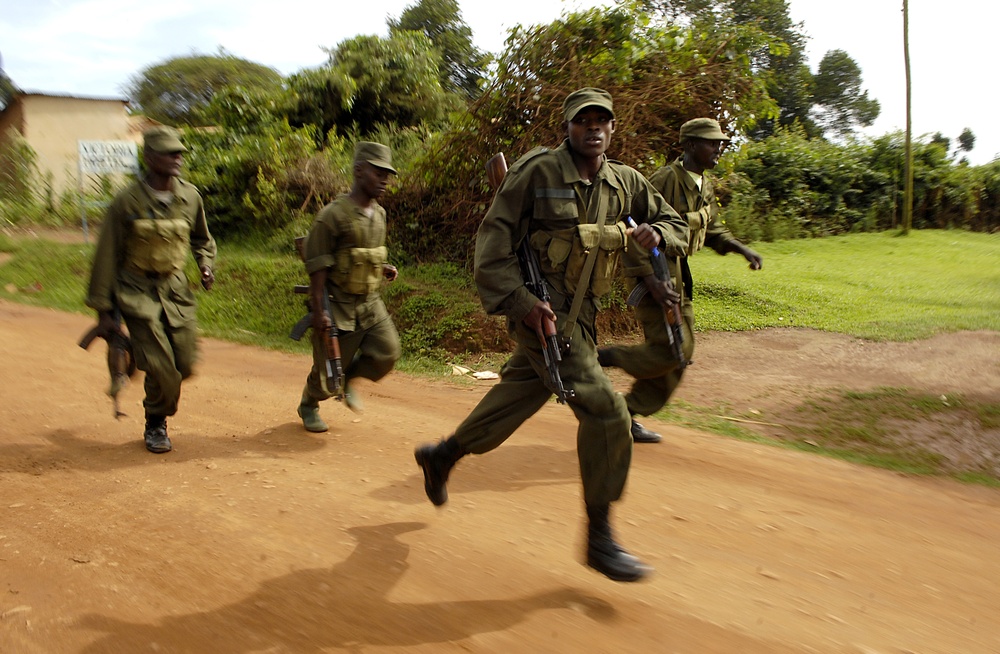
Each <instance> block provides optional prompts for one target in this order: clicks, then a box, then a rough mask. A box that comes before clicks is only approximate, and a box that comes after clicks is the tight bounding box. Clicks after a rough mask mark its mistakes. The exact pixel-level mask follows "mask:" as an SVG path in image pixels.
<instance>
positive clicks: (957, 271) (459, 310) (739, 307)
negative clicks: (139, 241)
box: [0, 230, 1000, 420]
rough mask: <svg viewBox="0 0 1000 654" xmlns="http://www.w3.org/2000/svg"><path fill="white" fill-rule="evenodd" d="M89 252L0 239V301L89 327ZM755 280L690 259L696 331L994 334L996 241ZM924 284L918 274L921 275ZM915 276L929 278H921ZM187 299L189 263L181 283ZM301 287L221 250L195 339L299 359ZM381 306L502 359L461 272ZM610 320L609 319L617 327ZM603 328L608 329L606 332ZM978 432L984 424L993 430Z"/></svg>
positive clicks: (300, 276) (234, 245) (884, 336)
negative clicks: (5, 255) (85, 320)
mask: <svg viewBox="0 0 1000 654" xmlns="http://www.w3.org/2000/svg"><path fill="white" fill-rule="evenodd" d="M93 247H94V246H93V244H90V245H79V244H65V243H55V242H52V241H48V240H43V239H36V238H16V239H10V240H9V242H8V243H6V244H5V243H3V239H0V248H2V249H4V250H9V251H10V252H11V253H12V254H13V257H12V259H11V260H9V261H7V262H6V263H4V264H3V265H0V297H2V298H5V299H11V300H16V301H19V302H24V303H28V304H34V305H39V306H51V307H56V308H59V309H63V310H69V311H76V312H84V313H89V310H88V309H86V308H85V307H84V305H83V300H84V294H85V285H86V281H85V280H86V279H87V277H88V275H89V272H90V262H91V259H92V257H93ZM755 249H758V251H759V252H760V253H761V254H762V256H763V257H764V268H763V270H760V271H750V270H748V269H747V268H746V266H745V265H744V264H745V262H744V261H743V260H742V259H741V258H740V257H738V256H736V255H729V256H725V257H720V256H717V255H715V254H714V253H713V252H710V251H707V252H701V253H699V254H698V255H697V256H695V257H693V258H692V259H691V265H692V268H693V272H694V279H695V291H694V292H695V296H694V303H695V313H696V316H697V329H698V331H700V332H701V331H720V330H729V331H742V330H752V329H761V328H764V327H783V326H785V327H808V328H813V329H822V330H825V331H831V332H837V333H844V334H850V335H854V336H860V337H864V338H872V339H878V340H909V339H915V338H926V337H929V336H933V335H934V334H937V333H941V332H949V331H959V330H979V329H987V330H994V331H998V330H1000V271H998V269H997V267H996V266H995V265H993V264H994V262H995V261H997V257H998V256H1000V241H998V237H997V236H996V235H990V234H976V233H969V232H964V231H958V230H951V231H945V230H914V231H912V232H911V234H910V235H909V236H908V237H906V238H900V237H897V236H894V235H891V234H885V233H883V234H854V235H848V236H842V237H834V238H826V239H807V240H797V241H784V242H782V243H774V244H768V243H764V244H761V245H760V246H759V247H756V248H755ZM928 271H929V272H928ZM924 272H926V273H927V274H922V273H924ZM187 273H188V276H189V279H190V280H191V283H192V287H196V286H197V281H196V280H197V271H196V270H195V269H194V265H193V263H189V266H188V270H187ZM305 280H306V275H305V270H304V269H303V267H302V263H301V262H300V261H299V260H298V258H297V255H296V254H295V252H294V250H293V248H292V247H291V243H288V244H287V247H286V248H285V249H284V250H283V251H281V252H274V251H271V250H270V249H268V248H263V249H262V248H261V247H260V243H254V242H238V241H234V240H223V241H221V242H220V252H219V259H218V262H217V266H216V285H215V287H214V288H213V289H212V292H211V293H199V294H198V302H199V307H198V316H199V325H200V327H201V328H202V329H203V330H204V331H205V333H206V334H208V335H211V336H216V337H221V338H226V339H230V340H234V341H237V342H241V343H248V344H256V345H263V346H266V347H270V348H277V349H283V350H292V351H298V352H305V351H307V349H308V347H307V345H304V344H299V343H295V342H293V341H291V340H289V339H288V337H287V334H288V330H289V329H291V326H292V325H293V324H294V323H295V322H296V321H297V320H298V319H299V317H301V315H302V314H303V313H304V311H305V309H304V307H303V306H302V296H296V295H294V294H293V293H292V292H291V288H292V286H293V285H295V284H302V283H305ZM383 297H384V298H385V300H386V304H387V305H388V306H389V308H390V313H391V315H392V316H393V318H394V320H395V322H396V324H397V327H398V328H399V331H400V333H401V335H403V340H404V343H405V344H406V350H405V353H406V356H407V357H423V358H426V357H430V358H436V359H437V360H450V359H451V358H452V357H455V356H468V354H469V353H475V352H509V351H510V347H511V342H510V341H509V340H508V338H507V336H506V327H505V324H504V322H503V321H502V320H498V319H496V318H492V317H488V316H486V315H485V313H484V312H483V310H482V308H481V307H480V306H479V301H478V299H477V298H476V296H475V290H474V285H473V283H472V281H471V279H470V277H469V275H468V273H467V272H465V271H463V270H462V268H460V267H459V266H456V265H454V264H430V265H426V264H425V265H419V266H405V265H404V266H401V268H400V275H399V278H398V279H397V280H396V281H395V282H393V283H392V284H388V285H386V286H385V287H384V294H383ZM630 314H631V310H630V309H628V308H622V307H618V308H613V309H609V310H607V311H604V312H602V314H601V315H602V316H605V318H604V320H605V322H603V323H602V326H601V328H600V330H599V333H600V335H601V340H602V342H613V341H621V340H623V339H628V338H632V337H634V335H635V333H636V329H635V325H634V323H626V322H624V321H622V320H620V317H621V316H624V315H630ZM615 316H618V317H619V318H617V319H616V318H615ZM615 325H618V327H617V328H616V327H615ZM987 419H993V420H995V419H996V418H995V416H994V417H993V418H989V416H987Z"/></svg>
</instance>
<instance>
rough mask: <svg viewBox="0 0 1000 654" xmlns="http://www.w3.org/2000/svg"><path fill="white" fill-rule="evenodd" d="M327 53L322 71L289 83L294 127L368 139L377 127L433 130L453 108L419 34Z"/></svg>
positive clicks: (434, 57) (360, 41)
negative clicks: (304, 127)
mask: <svg viewBox="0 0 1000 654" xmlns="http://www.w3.org/2000/svg"><path fill="white" fill-rule="evenodd" d="M327 53H328V54H329V61H328V62H327V65H326V66H323V67H320V68H318V69H313V70H305V71H302V72H300V73H296V74H295V75H292V76H291V77H289V79H288V84H289V86H290V87H291V89H292V90H293V91H294V93H295V96H294V100H293V102H292V107H291V110H290V113H289V121H290V122H291V124H292V125H294V126H304V125H312V126H315V127H317V128H319V130H320V132H319V134H321V135H325V134H327V133H329V132H330V131H332V130H336V132H337V134H338V135H339V136H346V135H349V134H358V135H361V136H366V135H368V134H371V133H373V132H375V131H376V130H377V129H379V128H380V127H398V128H404V127H418V126H423V125H436V124H438V123H440V121H442V120H443V119H444V117H445V115H446V114H447V112H448V111H450V110H451V109H453V108H455V106H456V105H455V100H454V99H453V97H452V96H450V95H449V94H448V93H446V92H445V91H444V89H442V88H441V82H440V81H439V79H438V67H439V62H440V61H441V56H440V54H439V52H438V51H437V50H436V49H435V48H434V45H433V43H432V42H431V40H430V39H429V38H427V37H426V36H425V35H424V34H422V33H418V32H408V31H403V32H398V33H395V34H393V35H392V36H390V37H389V38H381V37H378V36H357V37H354V38H352V39H347V40H345V41H342V42H341V43H340V44H339V45H338V46H337V47H336V48H334V49H332V50H330V49H328V50H327ZM318 145H322V142H320V143H318Z"/></svg>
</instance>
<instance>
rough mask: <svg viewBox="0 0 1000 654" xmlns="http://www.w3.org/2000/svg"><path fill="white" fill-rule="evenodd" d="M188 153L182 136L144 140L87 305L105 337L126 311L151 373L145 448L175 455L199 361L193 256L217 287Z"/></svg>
mask: <svg viewBox="0 0 1000 654" xmlns="http://www.w3.org/2000/svg"><path fill="white" fill-rule="evenodd" d="M186 151H187V148H185V147H184V145H183V144H182V143H181V141H180V137H179V135H178V132H177V130H175V129H173V128H171V127H165V126H161V127H153V128H151V129H149V130H147V131H146V132H145V133H144V134H143V160H144V161H145V164H146V173H145V175H144V177H143V178H142V179H141V180H138V181H136V182H135V183H133V184H132V185H131V186H129V187H128V188H126V189H125V190H124V191H122V192H121V193H119V194H118V195H117V196H116V197H115V199H114V201H113V202H112V203H111V206H110V207H109V209H108V212H107V215H106V216H105V219H104V223H103V224H102V225H101V233H100V236H99V237H98V240H97V249H96V251H95V253H94V265H93V269H92V271H91V275H90V287H89V290H88V293H87V306H89V307H91V308H92V309H95V310H96V311H97V315H98V328H99V331H100V333H102V334H103V335H108V334H111V333H112V332H121V328H120V327H119V326H118V325H119V322H118V321H117V320H116V315H115V314H116V312H120V313H121V316H122V318H123V319H124V321H125V325H126V326H127V327H128V332H129V336H130V338H131V339H132V349H133V355H134V356H135V361H136V366H137V367H138V368H139V370H142V371H143V372H145V373H146V380H145V390H146V397H145V399H144V400H143V407H144V408H145V412H146V429H145V432H144V434H143V438H144V440H145V443H146V449H148V450H149V451H150V452H154V453H162V452H169V451H170V449H171V447H172V446H171V444H170V439H169V438H168V437H167V417H168V416H172V415H174V414H175V413H177V404H178V401H179V400H180V396H181V381H182V380H184V379H187V378H188V377H190V376H191V373H192V370H193V367H194V364H195V361H196V359H197V324H196V321H195V298H194V294H193V293H192V292H191V288H190V287H189V285H188V280H187V277H186V276H185V275H184V270H183V269H184V265H185V263H186V262H187V253H188V251H189V250H190V251H191V253H192V254H193V255H194V258H195V262H196V263H197V264H198V268H199V270H200V271H201V285H202V286H203V287H204V288H205V290H206V291H207V290H209V289H211V288H212V284H213V283H215V275H214V273H213V272H212V267H213V265H214V262H215V254H216V246H215V239H213V238H212V235H211V234H210V233H209V231H208V222H207V221H206V219H205V206H204V204H202V200H201V195H200V194H199V193H198V190H197V189H196V188H195V187H194V186H192V185H191V184H188V183H187V182H185V181H184V180H182V179H181V178H180V170H181V163H182V159H183V153H184V152H186Z"/></svg>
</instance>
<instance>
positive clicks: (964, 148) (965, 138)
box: [956, 127, 976, 152]
mask: <svg viewBox="0 0 1000 654" xmlns="http://www.w3.org/2000/svg"><path fill="white" fill-rule="evenodd" d="M974 147H976V135H975V134H973V133H972V130H971V129H969V128H968V127H966V128H965V129H963V130H962V133H961V134H959V135H958V147H957V148H956V150H958V151H959V152H972V148H974Z"/></svg>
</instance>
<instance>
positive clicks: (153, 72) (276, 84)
mask: <svg viewBox="0 0 1000 654" xmlns="http://www.w3.org/2000/svg"><path fill="white" fill-rule="evenodd" d="M281 84H282V78H281V74H280V73H278V71H276V70H274V69H273V68H269V67H267V66H263V65H261V64H257V63H254V62H252V61H247V60H246V59H240V58H239V57H234V56H233V55H231V54H229V53H227V52H225V51H221V52H220V53H219V54H218V55H193V56H189V57H174V58H172V59H168V60H166V61H164V62H163V63H159V64H155V65H153V66H149V67H147V68H145V69H143V70H142V71H141V72H139V73H138V74H136V75H134V76H133V77H132V78H131V79H130V80H129V82H128V84H127V85H126V87H125V93H126V94H127V95H128V97H129V100H130V101H131V103H132V104H133V106H136V107H137V108H138V109H139V110H141V111H142V113H144V114H145V115H146V116H148V117H149V118H152V119H153V120H157V121H160V122H162V123H167V124H170V125H184V126H192V127H200V126H205V125H209V124H210V121H207V120H206V118H205V117H204V116H203V112H204V110H205V108H206V107H207V106H208V104H209V102H211V100H212V97H213V96H214V95H215V94H216V93H218V92H219V91H220V90H222V89H224V88H226V87H228V86H242V87H245V88H249V89H259V90H263V91H277V90H279V89H280V88H281Z"/></svg>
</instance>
